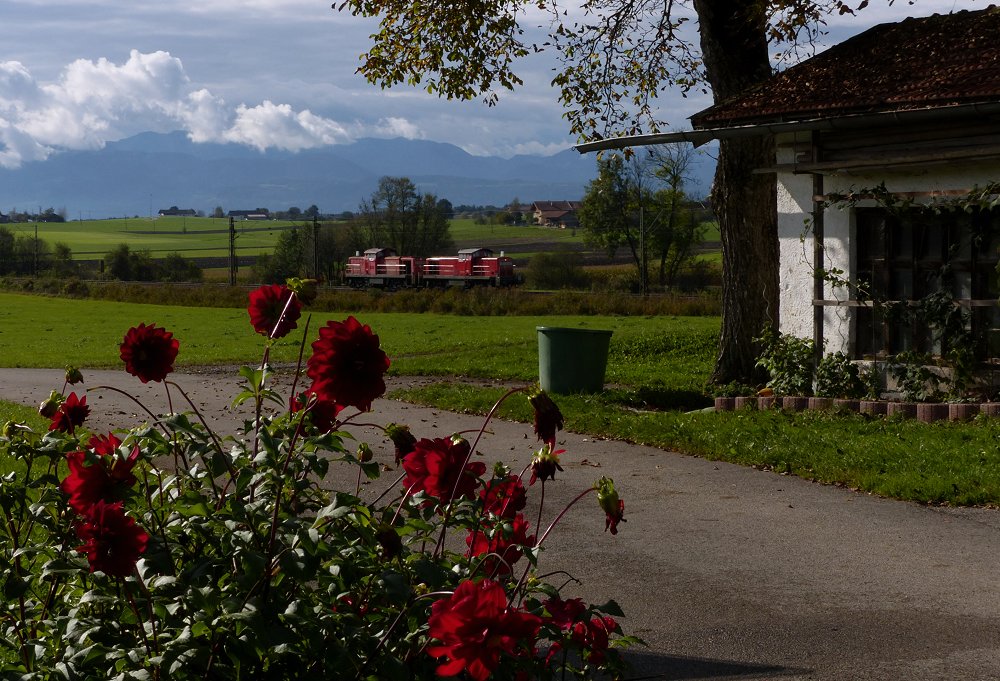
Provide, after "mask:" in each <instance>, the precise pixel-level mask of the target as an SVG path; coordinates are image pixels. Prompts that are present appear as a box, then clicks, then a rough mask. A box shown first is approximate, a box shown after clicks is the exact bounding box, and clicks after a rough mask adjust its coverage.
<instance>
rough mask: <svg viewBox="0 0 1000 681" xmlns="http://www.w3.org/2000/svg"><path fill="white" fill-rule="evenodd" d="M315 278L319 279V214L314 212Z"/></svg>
mask: <svg viewBox="0 0 1000 681" xmlns="http://www.w3.org/2000/svg"><path fill="white" fill-rule="evenodd" d="M313 279H316V280H319V216H317V215H316V214H315V213H313Z"/></svg>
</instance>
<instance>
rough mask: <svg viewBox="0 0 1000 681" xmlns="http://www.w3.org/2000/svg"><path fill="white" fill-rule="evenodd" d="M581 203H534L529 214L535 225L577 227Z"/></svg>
mask: <svg viewBox="0 0 1000 681" xmlns="http://www.w3.org/2000/svg"><path fill="white" fill-rule="evenodd" d="M582 205H583V202H581V201H535V202H534V203H532V204H531V212H532V215H533V219H534V221H535V224H536V225H542V226H544V227H563V228H566V227H578V226H579V224H580V220H579V219H578V218H577V215H576V214H577V212H578V211H579V210H580V207H581V206H582Z"/></svg>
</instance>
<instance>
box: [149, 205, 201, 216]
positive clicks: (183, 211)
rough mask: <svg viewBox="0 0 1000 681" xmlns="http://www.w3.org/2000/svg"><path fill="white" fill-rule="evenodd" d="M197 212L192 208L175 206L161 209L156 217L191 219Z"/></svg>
mask: <svg viewBox="0 0 1000 681" xmlns="http://www.w3.org/2000/svg"><path fill="white" fill-rule="evenodd" d="M197 214H198V212H197V211H196V210H195V209H194V208H178V207H177V206H170V208H161V209H160V212H159V213H158V215H160V217H166V216H178V217H180V216H183V217H187V218H193V217H194V216H196V215H197Z"/></svg>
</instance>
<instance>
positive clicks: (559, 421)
mask: <svg viewBox="0 0 1000 681" xmlns="http://www.w3.org/2000/svg"><path fill="white" fill-rule="evenodd" d="M528 402H530V403H531V406H532V408H533V409H534V410H535V423H534V427H535V434H536V435H537V436H538V439H539V440H541V441H542V442H544V443H546V444H548V445H549V446H550V447H551V448H553V449H555V447H556V431H557V430H560V429H561V428H562V427H563V415H562V412H561V411H559V407H557V406H556V403H555V402H553V401H552V398H550V397H549V396H548V394H547V393H546V392H545V391H544V390H542V389H541V388H539V389H538V390H536V391H535V392H533V393H531V394H529V395H528Z"/></svg>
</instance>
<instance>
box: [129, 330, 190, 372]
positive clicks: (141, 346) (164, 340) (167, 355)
mask: <svg viewBox="0 0 1000 681" xmlns="http://www.w3.org/2000/svg"><path fill="white" fill-rule="evenodd" d="M179 345H180V344H179V343H178V342H177V339H176V338H174V335H173V334H172V333H170V332H169V331H167V330H166V329H163V328H160V327H158V326H153V325H152V324H150V325H149V326H146V325H145V324H139V326H133V327H132V328H131V329H129V330H128V332H127V333H126V334H125V338H124V340H122V344H121V348H120V349H121V358H122V361H123V362H125V371H127V372H129V373H130V374H132V375H133V376H135V377H136V378H138V379H139V380H140V381H142V382H143V383H149V382H150V381H162V380H163V379H164V378H166V377H167V374H169V373H170V372H171V371H173V370H174V360H175V359H177V348H178V347H179Z"/></svg>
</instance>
